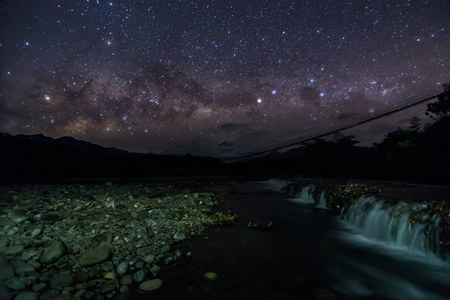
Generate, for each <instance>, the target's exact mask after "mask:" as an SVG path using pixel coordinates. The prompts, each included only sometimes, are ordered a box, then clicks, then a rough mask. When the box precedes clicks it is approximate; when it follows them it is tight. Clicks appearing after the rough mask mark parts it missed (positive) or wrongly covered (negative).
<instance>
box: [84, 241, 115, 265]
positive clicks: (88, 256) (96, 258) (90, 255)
mask: <svg viewBox="0 0 450 300" xmlns="http://www.w3.org/2000/svg"><path fill="white" fill-rule="evenodd" d="M110 255H111V249H109V247H107V246H99V247H97V248H94V249H91V250H89V251H87V252H85V253H84V254H83V255H82V256H81V257H80V260H79V262H78V263H79V264H80V266H82V267H87V266H92V265H95V264H98V263H101V262H104V261H105V260H107V259H108V258H109V256H110Z"/></svg>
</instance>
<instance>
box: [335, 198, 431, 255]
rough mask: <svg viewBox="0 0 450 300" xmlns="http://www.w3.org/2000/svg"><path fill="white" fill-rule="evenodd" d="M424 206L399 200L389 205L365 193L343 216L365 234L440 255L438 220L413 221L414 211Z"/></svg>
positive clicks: (396, 244)
mask: <svg viewBox="0 0 450 300" xmlns="http://www.w3.org/2000/svg"><path fill="white" fill-rule="evenodd" d="M422 208H424V207H423V205H420V204H419V205H418V204H407V203H406V202H400V203H398V204H397V205H394V206H388V205H386V204H385V202H384V201H382V200H379V199H377V198H376V197H373V196H370V197H369V196H362V197H360V198H359V199H358V201H357V202H356V203H355V204H353V205H352V206H351V207H350V208H349V210H348V211H347V213H345V214H344V215H343V219H344V220H346V221H348V222H349V223H351V224H353V225H354V226H356V227H357V228H358V229H359V230H361V233H362V235H364V236H365V237H367V238H369V239H372V240H375V241H380V242H385V243H388V244H390V245H393V246H396V247H401V248H405V249H408V251H409V252H410V253H413V252H414V253H416V254H432V253H434V254H437V255H439V226H438V224H439V219H435V220H433V221H434V222H432V223H423V224H421V223H416V224H414V225H412V224H411V222H410V215H411V212H413V211H414V210H420V209H422Z"/></svg>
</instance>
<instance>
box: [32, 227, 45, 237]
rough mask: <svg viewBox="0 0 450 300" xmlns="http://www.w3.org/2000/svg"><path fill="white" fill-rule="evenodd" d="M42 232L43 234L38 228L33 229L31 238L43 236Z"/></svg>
mask: <svg viewBox="0 0 450 300" xmlns="http://www.w3.org/2000/svg"><path fill="white" fill-rule="evenodd" d="M41 232H42V229H41V228H36V229H33V231H32V232H31V235H30V236H31V237H32V238H34V237H37V236H39V235H40V234H41Z"/></svg>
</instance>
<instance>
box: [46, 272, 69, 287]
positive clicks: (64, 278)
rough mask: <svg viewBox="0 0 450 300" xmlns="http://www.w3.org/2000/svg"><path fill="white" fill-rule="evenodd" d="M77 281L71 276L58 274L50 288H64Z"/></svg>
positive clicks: (51, 282)
mask: <svg viewBox="0 0 450 300" xmlns="http://www.w3.org/2000/svg"><path fill="white" fill-rule="evenodd" d="M74 281H75V279H74V278H73V276H72V275H71V274H58V275H56V276H55V277H53V279H52V280H51V281H50V287H51V288H52V289H56V288H63V287H66V286H71V285H72V284H73V283H74Z"/></svg>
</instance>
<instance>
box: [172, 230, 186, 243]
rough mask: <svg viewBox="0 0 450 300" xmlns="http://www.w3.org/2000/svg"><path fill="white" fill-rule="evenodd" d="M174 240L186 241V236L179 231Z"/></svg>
mask: <svg viewBox="0 0 450 300" xmlns="http://www.w3.org/2000/svg"><path fill="white" fill-rule="evenodd" d="M173 238H174V239H175V241H177V242H180V241H184V240H185V239H186V235H185V234H184V232H181V231H177V232H176V233H175V235H174V236H173Z"/></svg>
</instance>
